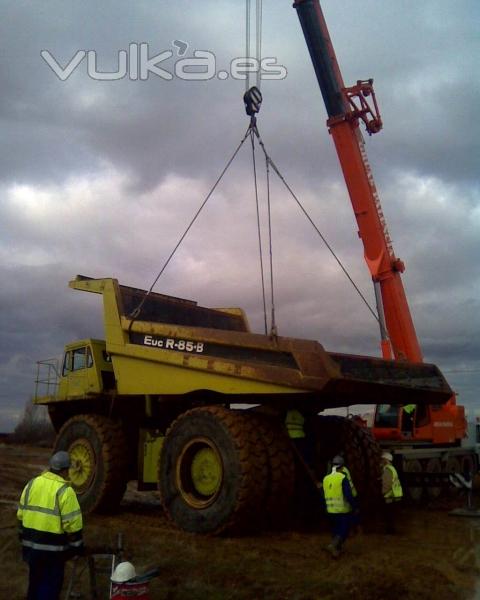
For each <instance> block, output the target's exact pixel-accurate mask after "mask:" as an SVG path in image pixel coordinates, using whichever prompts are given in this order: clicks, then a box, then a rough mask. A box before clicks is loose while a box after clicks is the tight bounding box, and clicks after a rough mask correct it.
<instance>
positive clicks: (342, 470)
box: [340, 466, 358, 498]
mask: <svg viewBox="0 0 480 600" xmlns="http://www.w3.org/2000/svg"><path fill="white" fill-rule="evenodd" d="M340 472H341V473H345V477H346V478H347V479H348V483H349V484H350V488H351V490H352V496H353V497H354V498H356V497H357V496H358V492H357V488H356V487H355V485H354V483H353V479H352V476H351V475H350V471H349V470H348V469H347V467H345V466H344V467H342V468H341V470H340Z"/></svg>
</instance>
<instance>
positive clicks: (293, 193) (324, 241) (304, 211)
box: [255, 127, 391, 343]
mask: <svg viewBox="0 0 480 600" xmlns="http://www.w3.org/2000/svg"><path fill="white" fill-rule="evenodd" d="M255 135H256V136H257V139H258V143H259V144H260V146H261V148H262V150H263V153H264V155H265V159H266V160H267V161H268V162H269V163H270V165H271V166H272V169H273V170H274V171H275V173H276V174H277V176H278V177H279V179H280V180H281V182H282V183H283V185H284V186H285V187H286V188H287V190H288V191H289V193H290V195H291V196H292V198H293V199H294V200H295V202H296V203H297V205H298V206H299V208H300V210H301V211H302V212H303V214H304V215H305V216H306V218H307V219H308V221H309V222H310V224H311V225H312V227H313V228H314V229H315V231H316V232H317V234H318V235H319V236H320V238H321V240H322V241H323V243H324V244H325V246H326V247H327V248H328V250H329V251H330V253H331V255H332V256H333V258H334V259H335V260H336V261H337V263H338V265H339V266H340V268H341V269H342V271H343V273H344V275H345V276H346V277H347V279H348V280H349V281H350V283H351V284H352V285H353V287H354V288H355V290H356V292H357V294H358V295H359V296H360V298H361V299H362V300H363V302H364V304H365V306H366V307H367V308H368V310H369V311H370V313H371V314H372V316H373V317H374V319H375V320H376V321H377V323H379V322H380V320H379V318H378V315H377V314H376V312H375V311H374V309H373V308H372V307H371V306H370V304H369V302H368V300H367V299H366V298H365V296H364V295H363V293H362V291H361V290H360V288H359V287H358V285H357V284H356V283H355V281H354V280H353V278H352V277H351V275H350V273H349V272H348V271H347V269H346V267H345V266H344V265H343V263H342V261H341V260H340V258H339V257H338V256H337V255H336V253H335V251H334V250H333V248H332V246H331V245H330V244H329V242H328V240H327V239H326V238H325V236H324V235H323V233H322V232H321V231H320V229H319V228H318V227H317V225H316V224H315V222H314V221H313V219H312V218H311V217H310V215H309V214H308V212H307V210H306V208H305V207H304V206H303V204H302V203H301V202H300V200H299V199H298V197H297V196H296V194H295V192H294V191H293V190H292V188H291V187H290V186H289V185H288V183H287V181H286V179H285V178H284V176H283V175H282V173H281V172H280V170H279V169H278V168H277V166H276V165H275V163H274V162H273V160H272V159H271V157H270V156H269V154H268V152H267V150H266V148H265V144H264V143H263V140H262V138H261V136H260V133H259V131H258V129H257V127H255ZM390 343H391V340H390Z"/></svg>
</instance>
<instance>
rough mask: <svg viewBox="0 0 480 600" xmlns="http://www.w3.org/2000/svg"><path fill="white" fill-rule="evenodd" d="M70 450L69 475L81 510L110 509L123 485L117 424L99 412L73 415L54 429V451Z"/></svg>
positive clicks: (123, 460) (122, 446)
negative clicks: (96, 413) (60, 426)
mask: <svg viewBox="0 0 480 600" xmlns="http://www.w3.org/2000/svg"><path fill="white" fill-rule="evenodd" d="M57 450H66V451H67V452H69V453H70V459H71V462H72V466H71V467H70V471H69V477H70V479H71V482H72V486H73V489H74V490H75V491H76V493H77V496H78V501H79V503H80V506H81V507H82V510H83V511H84V512H85V513H89V512H93V511H97V512H110V511H112V510H114V509H116V508H117V507H118V505H119V503H120V501H121V500H122V497H123V494H124V492H125V488H126V485H127V480H126V472H127V454H126V443H125V439H124V435H123V431H122V428H121V425H120V424H119V423H118V422H115V421H113V420H112V419H108V418H107V417H104V416H101V415H92V414H89V415H77V416H75V417H72V418H71V419H69V420H68V421H67V422H66V423H64V425H63V426H62V428H61V429H60V431H59V432H58V435H57V439H56V442H55V451H57Z"/></svg>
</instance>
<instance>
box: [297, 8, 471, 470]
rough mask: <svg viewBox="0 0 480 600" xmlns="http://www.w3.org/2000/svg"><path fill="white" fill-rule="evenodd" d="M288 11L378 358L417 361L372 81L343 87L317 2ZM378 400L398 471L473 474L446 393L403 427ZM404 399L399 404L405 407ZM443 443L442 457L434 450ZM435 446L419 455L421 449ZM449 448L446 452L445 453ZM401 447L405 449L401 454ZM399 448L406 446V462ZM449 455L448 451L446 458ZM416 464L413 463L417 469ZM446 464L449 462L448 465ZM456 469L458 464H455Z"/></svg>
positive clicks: (396, 411) (462, 424) (459, 418)
mask: <svg viewBox="0 0 480 600" xmlns="http://www.w3.org/2000/svg"><path fill="white" fill-rule="evenodd" d="M293 6H294V8H295V9H296V11H297V15H298V18H299V20H300V24H301V27H302V30H303V34H304V37H305V41H306V43H307V47H308V50H309V53H310V57H311V60H312V63H313V67H314V70H315V74H316V77H317V80H318V83H319V86H320V90H321V93H322V96H323V100H324V104H325V108H326V111H327V115H328V120H327V126H328V129H329V132H330V134H331V136H332V139H333V142H334V144H335V149H336V152H337V156H338V159H339V162H340V166H341V169H342V172H343V176H344V179H345V183H346V186H347V190H348V193H349V196H350V201H351V204H352V208H353V212H354V214H355V218H356V222H357V225H358V235H359V237H360V238H361V240H362V243H363V248H364V257H365V261H366V263H367V266H368V269H369V272H370V275H371V277H372V280H373V283H374V286H375V292H376V296H377V308H378V312H379V315H378V316H379V323H380V331H381V349H382V355H383V356H384V358H390V357H391V356H392V355H393V356H394V357H395V359H396V360H400V361H409V362H412V363H420V362H422V361H423V355H422V351H421V348H420V344H419V341H418V337H417V333H416V330H415V326H414V323H413V319H412V315H411V312H410V308H409V305H408V300H407V297H406V294H405V290H404V287H403V283H402V279H401V273H403V272H404V270H405V265H404V263H403V262H402V261H401V260H400V259H399V258H398V257H397V256H396V255H395V252H394V250H393V245H392V241H391V238H390V234H389V232H388V228H387V224H386V221H385V216H384V213H383V210H382V206H381V203H380V198H379V195H378V192H377V189H376V186H375V181H374V178H373V174H372V169H371V167H370V164H369V161H368V157H367V153H366V149H365V143H364V140H363V137H362V134H361V132H360V125H361V124H362V123H363V124H364V125H365V128H366V131H367V133H368V134H369V135H372V134H375V133H377V132H379V131H380V130H381V128H382V120H381V117H380V112H379V109H378V105H377V101H376V97H375V92H374V90H373V80H372V79H369V80H359V81H357V83H356V84H355V85H354V86H352V87H346V86H345V84H344V82H343V78H342V75H341V71H340V68H339V65H338V62H337V59H336V56H335V51H334V48H333V44H332V41H331V38H330V34H329V32H328V28H327V24H326V21H325V18H324V15H323V12H322V9H321V6H320V2H319V0H295V2H294V5H293ZM387 403H388V398H385V403H384V404H381V405H378V406H377V407H376V412H375V419H374V427H373V432H374V435H375V437H376V438H377V440H379V441H380V443H382V444H383V445H385V446H387V447H392V445H395V446H397V448H398V454H399V455H401V456H402V460H403V461H404V463H405V464H404V467H405V470H408V469H409V468H410V467H411V466H412V464H413V461H415V464H414V467H415V469H414V470H416V471H418V470H421V468H420V467H422V468H424V469H425V470H427V471H428V470H431V469H432V468H434V470H438V469H439V468H440V464H439V463H438V464H437V462H435V463H434V464H433V467H432V463H429V464H427V463H426V462H425V460H427V459H428V460H435V461H436V460H437V459H439V457H443V462H444V466H445V465H446V463H447V461H448V458H449V457H450V460H453V459H452V458H451V457H452V456H453V455H456V459H455V460H458V461H459V463H462V468H463V470H472V468H473V462H474V461H475V452H473V451H472V452H471V453H470V452H469V451H467V452H465V450H464V449H462V450H456V451H452V448H457V449H458V448H460V447H461V443H462V440H463V439H464V438H465V437H466V433H467V424H466V419H465V410H464V408H463V407H462V406H458V405H457V404H456V400H455V395H452V396H451V397H450V398H449V400H448V401H447V402H446V403H445V404H444V405H430V406H423V407H418V406H417V408H416V410H415V411H414V415H413V420H411V421H410V422H408V419H406V418H405V417H406V415H405V413H404V411H403V410H402V408H400V407H399V406H393V405H391V404H387ZM408 403H409V401H408V400H407V399H406V401H405V404H408ZM412 445H417V446H419V447H421V448H423V449H424V450H423V452H424V454H423V455H422V459H424V460H423V464H420V463H418V459H417V457H416V456H415V454H414V453H412V452H411V450H412ZM443 445H445V449H444V450H443V453H442V451H441V446H443ZM428 447H430V448H432V449H433V448H436V450H435V451H433V450H432V452H433V454H431V455H429V454H428V452H427V453H426V454H425V448H428ZM449 448H450V451H449V450H448V449H449ZM402 449H404V450H405V451H404V450H402ZM406 449H408V458H405V457H406V456H407V454H406V451H407V450H406ZM452 452H453V454H452ZM417 463H418V464H417ZM450 466H451V465H450ZM454 466H455V467H457V466H458V465H457V463H455V464H454Z"/></svg>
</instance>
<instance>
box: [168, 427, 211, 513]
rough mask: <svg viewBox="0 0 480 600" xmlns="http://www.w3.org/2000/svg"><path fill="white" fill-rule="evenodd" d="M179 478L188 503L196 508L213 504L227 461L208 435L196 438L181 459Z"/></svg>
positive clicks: (178, 462) (179, 485) (178, 471)
mask: <svg viewBox="0 0 480 600" xmlns="http://www.w3.org/2000/svg"><path fill="white" fill-rule="evenodd" d="M176 479H177V487H178V490H179V491H180V494H181V495H182V497H183V499H184V500H185V502H187V504H189V505H190V506H192V507H193V508H206V507H207V506H210V505H211V504H212V503H213V502H214V501H215V499H216V497H217V496H218V493H219V491H220V488H221V484H222V480H223V463H222V459H221V457H220V454H219V452H218V450H217V448H216V446H215V445H214V444H213V443H212V442H211V441H210V440H208V439H207V438H195V439H192V440H191V441H190V442H189V443H188V444H187V445H186V446H185V447H184V448H183V450H182V453H181V454H180V456H179V458H178V460H177V467H176Z"/></svg>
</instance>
